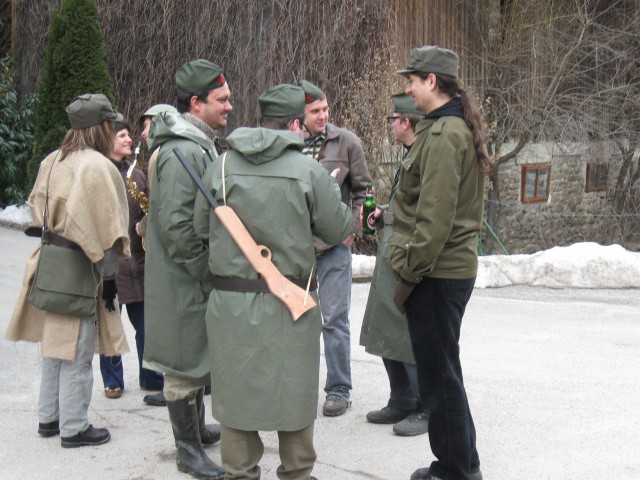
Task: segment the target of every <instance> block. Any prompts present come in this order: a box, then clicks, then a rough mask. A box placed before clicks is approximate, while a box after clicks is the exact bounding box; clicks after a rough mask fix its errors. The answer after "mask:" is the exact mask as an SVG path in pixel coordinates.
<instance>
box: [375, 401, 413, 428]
mask: <svg viewBox="0 0 640 480" xmlns="http://www.w3.org/2000/svg"><path fill="white" fill-rule="evenodd" d="M413 412H414V410H398V409H397V408H393V407H389V406H386V407H383V408H382V409H381V410H372V411H370V412H369V413H367V421H368V422H370V423H380V424H385V425H388V424H392V423H398V422H399V421H401V420H404V419H405V418H407V417H408V416H409V415H411V414H412V413H413Z"/></svg>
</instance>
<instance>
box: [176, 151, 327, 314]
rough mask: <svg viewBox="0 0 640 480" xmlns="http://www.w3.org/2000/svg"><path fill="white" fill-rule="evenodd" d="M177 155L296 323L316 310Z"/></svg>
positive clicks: (264, 249) (309, 299) (267, 252)
mask: <svg viewBox="0 0 640 480" xmlns="http://www.w3.org/2000/svg"><path fill="white" fill-rule="evenodd" d="M173 153H174V154H175V156H176V157H178V160H180V163H182V166H183V167H184V168H185V169H186V170H187V173H189V176H190V177H191V179H192V180H193V181H194V183H195V184H196V186H197V187H198V189H199V190H200V191H201V192H202V194H203V195H204V197H205V198H206V200H207V202H208V203H209V205H210V206H211V208H212V209H213V212H214V213H215V214H216V216H217V217H218V219H219V220H220V222H221V223H222V225H224V227H225V228H226V230H227V232H229V235H231V238H233V240H234V241H235V242H236V244H237V245H238V247H239V248H240V250H242V253H243V254H244V256H245V257H247V260H248V261H249V263H250V264H251V266H252V267H253V268H255V269H256V271H257V272H258V273H259V274H260V275H261V276H262V278H263V279H264V281H265V282H266V283H267V286H268V287H269V291H270V292H271V293H272V294H273V295H274V296H275V297H276V298H278V299H280V300H281V301H282V303H284V304H285V305H286V307H287V309H288V310H289V312H291V316H292V317H293V320H294V321H295V320H297V319H298V318H300V317H301V316H302V315H303V314H304V313H306V312H307V311H309V310H311V309H312V308H313V307H315V306H316V302H315V301H314V300H313V298H311V297H310V296H309V295H307V292H305V291H304V290H303V289H302V288H300V287H299V286H298V285H296V284H295V283H293V282H291V281H290V280H289V279H288V278H287V277H285V276H284V275H283V274H282V273H281V272H280V270H278V269H277V268H276V266H275V265H274V264H273V262H272V261H271V250H269V249H268V248H267V247H265V246H264V245H258V244H257V243H256V242H255V240H254V239H253V237H251V234H250V233H249V231H248V230H247V229H246V227H245V226H244V224H243V223H242V220H240V218H238V215H236V212H234V211H233V209H232V208H231V207H227V206H226V205H224V206H221V205H218V202H216V200H215V198H213V195H211V193H210V192H209V191H208V190H207V188H206V187H205V186H204V184H203V183H202V180H201V179H200V177H199V176H198V174H197V173H196V172H195V170H194V169H193V167H192V166H191V164H190V163H189V162H188V161H187V159H186V158H185V157H184V155H183V153H182V152H181V151H180V149H179V148H177V147H176V148H174V149H173Z"/></svg>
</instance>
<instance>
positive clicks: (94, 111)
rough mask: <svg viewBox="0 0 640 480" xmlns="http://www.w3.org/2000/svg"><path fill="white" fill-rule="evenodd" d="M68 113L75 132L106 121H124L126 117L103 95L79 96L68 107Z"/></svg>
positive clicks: (88, 94) (87, 94)
mask: <svg viewBox="0 0 640 480" xmlns="http://www.w3.org/2000/svg"><path fill="white" fill-rule="evenodd" d="M66 112H67V116H68V117H69V123H71V128H73V129H74V130H76V129H79V128H89V127H93V126H94V125H98V124H100V123H102V122H104V121H105V120H113V121H122V120H124V117H123V116H122V115H121V114H120V113H118V112H116V111H115V110H114V109H113V107H112V106H111V102H109V99H108V98H107V97H105V96H104V95H103V94H101V93H85V94H83V95H78V96H77V97H76V98H74V99H73V101H72V102H71V103H70V104H69V105H68V106H67V108H66Z"/></svg>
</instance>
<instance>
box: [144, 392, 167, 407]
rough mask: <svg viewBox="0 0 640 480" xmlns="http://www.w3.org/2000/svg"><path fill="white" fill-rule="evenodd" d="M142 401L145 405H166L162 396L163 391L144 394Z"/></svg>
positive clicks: (165, 400)
mask: <svg viewBox="0 0 640 480" xmlns="http://www.w3.org/2000/svg"><path fill="white" fill-rule="evenodd" d="M142 401H143V402H144V403H146V404H147V405H151V406H153V407H166V406H167V399H166V398H164V393H163V392H160V393H156V394H154V395H145V396H144V398H143V399H142Z"/></svg>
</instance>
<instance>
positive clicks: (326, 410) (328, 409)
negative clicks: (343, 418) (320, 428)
mask: <svg viewBox="0 0 640 480" xmlns="http://www.w3.org/2000/svg"><path fill="white" fill-rule="evenodd" d="M349 406H351V401H350V400H348V399H346V398H342V397H339V396H337V395H327V398H326V400H325V402H324V405H323V406H322V414H323V415H324V416H325V417H339V416H340V415H344V414H345V413H346V411H347V408H349Z"/></svg>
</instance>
